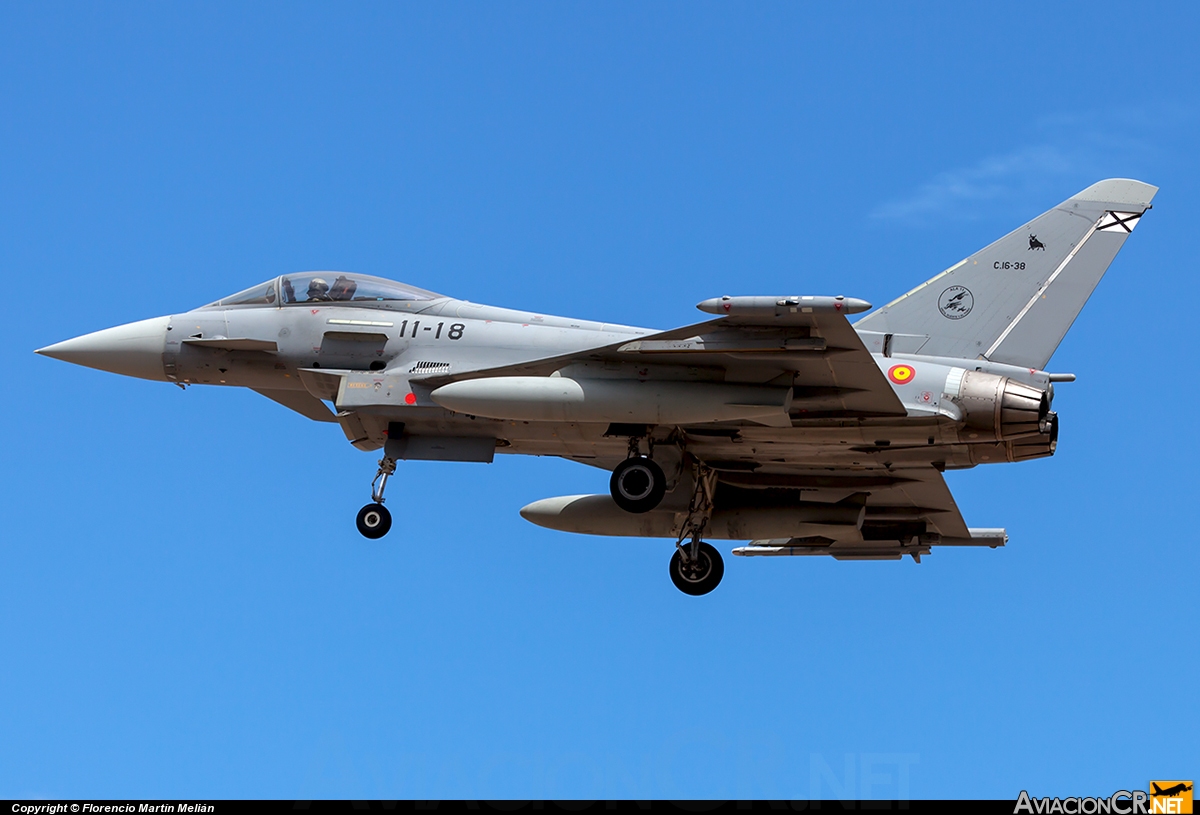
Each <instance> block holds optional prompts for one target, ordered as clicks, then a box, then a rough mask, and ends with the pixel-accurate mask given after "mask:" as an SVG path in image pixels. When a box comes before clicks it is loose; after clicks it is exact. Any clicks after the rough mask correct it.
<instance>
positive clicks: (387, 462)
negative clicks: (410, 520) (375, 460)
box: [354, 456, 396, 540]
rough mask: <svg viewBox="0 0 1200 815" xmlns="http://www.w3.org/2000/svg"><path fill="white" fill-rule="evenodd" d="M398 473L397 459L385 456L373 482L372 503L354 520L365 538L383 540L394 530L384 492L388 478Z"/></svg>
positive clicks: (380, 461) (361, 510)
mask: <svg viewBox="0 0 1200 815" xmlns="http://www.w3.org/2000/svg"><path fill="white" fill-rule="evenodd" d="M395 472H396V459H394V458H388V457H387V456H384V457H383V458H381V459H379V470H378V471H377V472H376V473H375V480H374V481H372V482H371V502H372V503H370V504H367V505H366V506H365V507H363V508H362V509H360V510H359V511H358V517H357V518H355V519H354V523H355V525H356V526H357V527H358V531H359V532H361V533H362V535H363V537H367V538H371V539H373V540H374V539H376V538H382V537H383V536H384V535H386V534H387V533H388V530H389V529H391V528H392V513H390V512H388V511H387V507H385V506H384V505H383V500H384V499H383V490H384V488H385V487H387V481H388V476H390V475H393V474H394V473H395Z"/></svg>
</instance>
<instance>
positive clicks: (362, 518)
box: [354, 504, 392, 540]
mask: <svg viewBox="0 0 1200 815" xmlns="http://www.w3.org/2000/svg"><path fill="white" fill-rule="evenodd" d="M354 523H355V525H357V526H358V531H359V532H361V533H362V535H363V537H365V538H371V539H372V540H374V539H376V538H382V537H383V536H384V535H386V534H387V533H388V530H389V529H391V528H392V513H390V512H388V510H387V507H385V506H384V505H383V504H367V505H366V506H365V507H363V508H362V509H360V510H359V511H358V517H357V518H355V519H354Z"/></svg>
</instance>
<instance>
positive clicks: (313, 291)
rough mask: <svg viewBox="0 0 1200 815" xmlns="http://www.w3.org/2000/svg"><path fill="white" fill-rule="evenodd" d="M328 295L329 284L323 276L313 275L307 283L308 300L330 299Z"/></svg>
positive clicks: (310, 301) (318, 301)
mask: <svg viewBox="0 0 1200 815" xmlns="http://www.w3.org/2000/svg"><path fill="white" fill-rule="evenodd" d="M332 299H333V298H332V297H330V296H329V284H328V283H326V282H325V280H324V279H323V278H320V277H314V278H313V279H312V280H311V281H309V283H308V302H309V303H320V302H325V301H329V300H332Z"/></svg>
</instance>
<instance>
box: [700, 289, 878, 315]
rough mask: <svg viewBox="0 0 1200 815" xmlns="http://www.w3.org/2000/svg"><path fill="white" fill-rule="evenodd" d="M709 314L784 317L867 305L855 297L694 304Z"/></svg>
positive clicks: (717, 300)
mask: <svg viewBox="0 0 1200 815" xmlns="http://www.w3.org/2000/svg"><path fill="white" fill-rule="evenodd" d="M696 308H698V309H700V310H701V311H705V312H708V313H709V314H725V315H728V316H730V317H786V316H788V315H790V314H815V313H826V314H831V313H832V314H858V313H859V312H862V311H867V310H868V309H870V308H871V304H870V303H868V302H867V301H866V300H859V299H858V298H856V297H843V296H842V295H840V294H839V295H838V296H837V297H817V296H813V295H809V296H805V297H799V296H796V297H729V296H725V297H713V298H711V299H709V300H705V301H703V302H701V303H697V304H696Z"/></svg>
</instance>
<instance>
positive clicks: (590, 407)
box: [430, 375, 792, 426]
mask: <svg viewBox="0 0 1200 815" xmlns="http://www.w3.org/2000/svg"><path fill="white" fill-rule="evenodd" d="M430 398H431V399H433V401H434V402H436V403H437V404H439V405H441V406H442V407H444V408H446V409H447V410H453V411H455V412H456V413H466V414H468V415H471V416H484V417H486V418H489V419H506V420H511V421H526V422H610V423H611V422H627V423H631V424H700V423H704V422H725V421H736V420H742V419H744V420H749V421H759V422H762V423H764V424H773V425H782V424H784V423H787V424H788V425H789V426H790V422H789V420H788V415H787V414H788V408H790V407H791V404H792V389H791V388H779V387H769V386H764V385H736V384H726V383H723V382H669V381H668V382H659V381H647V382H640V381H636V380H628V379H571V378H570V377H566V376H559V375H552V376H499V377H486V378H482V379H466V380H463V381H461V382H451V383H450V384H448V385H442V386H441V387H440V388H436V389H434V391H433V392H432V393H430Z"/></svg>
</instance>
